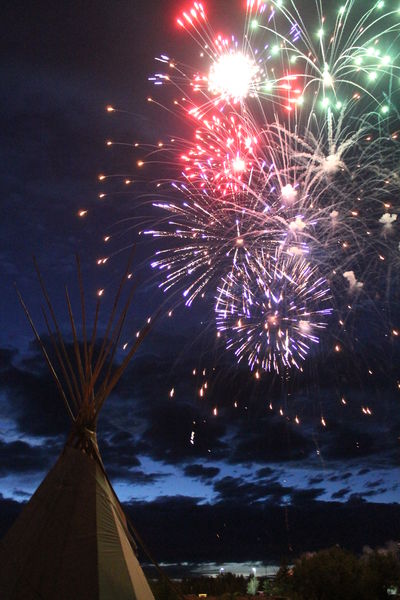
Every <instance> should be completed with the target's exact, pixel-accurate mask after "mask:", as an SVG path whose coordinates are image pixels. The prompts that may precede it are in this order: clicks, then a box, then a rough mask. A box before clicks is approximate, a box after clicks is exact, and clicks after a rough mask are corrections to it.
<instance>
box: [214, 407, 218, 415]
mask: <svg viewBox="0 0 400 600" xmlns="http://www.w3.org/2000/svg"><path fill="white" fill-rule="evenodd" d="M213 415H214V417H216V416H218V409H217V407H215V408H214V409H213Z"/></svg>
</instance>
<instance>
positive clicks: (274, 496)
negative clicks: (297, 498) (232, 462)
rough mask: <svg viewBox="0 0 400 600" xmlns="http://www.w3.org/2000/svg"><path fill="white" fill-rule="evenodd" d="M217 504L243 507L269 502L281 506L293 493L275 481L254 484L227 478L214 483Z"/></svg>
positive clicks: (291, 489)
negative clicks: (225, 503) (230, 503)
mask: <svg viewBox="0 0 400 600" xmlns="http://www.w3.org/2000/svg"><path fill="white" fill-rule="evenodd" d="M214 490H215V492H216V493H217V502H232V503H238V504H242V505H247V504H251V503H253V502H260V501H263V500H268V503H269V504H279V503H280V502H281V500H282V498H283V497H284V496H288V495H290V494H291V493H292V492H293V488H292V487H289V486H287V487H285V486H283V485H282V484H281V483H279V482H278V481H275V480H269V481H265V482H264V483H252V482H248V481H244V480H243V479H239V478H236V477H231V476H227V477H224V478H223V479H220V480H219V481H217V482H216V483H214Z"/></svg>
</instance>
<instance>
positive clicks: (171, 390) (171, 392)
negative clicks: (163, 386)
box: [169, 388, 175, 398]
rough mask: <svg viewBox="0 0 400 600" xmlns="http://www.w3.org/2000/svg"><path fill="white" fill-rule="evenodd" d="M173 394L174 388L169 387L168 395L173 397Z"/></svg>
mask: <svg viewBox="0 0 400 600" xmlns="http://www.w3.org/2000/svg"><path fill="white" fill-rule="evenodd" d="M174 396H175V388H171V389H170V391H169V397H170V398H173V397H174Z"/></svg>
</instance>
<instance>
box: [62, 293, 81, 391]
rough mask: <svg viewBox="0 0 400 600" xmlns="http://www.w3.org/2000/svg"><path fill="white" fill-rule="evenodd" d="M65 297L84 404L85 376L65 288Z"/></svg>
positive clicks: (69, 301)
mask: <svg viewBox="0 0 400 600" xmlns="http://www.w3.org/2000/svg"><path fill="white" fill-rule="evenodd" d="M65 297H66V300H67V309H68V316H69V321H70V323H71V331H72V340H73V345H74V353H75V360H76V365H77V367H78V374H79V379H80V382H81V398H82V403H84V401H85V398H84V395H85V387H86V386H85V374H84V372H83V365H82V358H81V352H80V350H79V342H78V335H77V332H76V327H75V320H74V315H73V312H72V306H71V300H70V297H69V294H68V289H67V288H65Z"/></svg>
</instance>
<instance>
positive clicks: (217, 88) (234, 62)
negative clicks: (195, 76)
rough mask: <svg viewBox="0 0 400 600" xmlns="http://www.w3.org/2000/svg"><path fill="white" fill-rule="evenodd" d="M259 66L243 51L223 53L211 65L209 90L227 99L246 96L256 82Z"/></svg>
mask: <svg viewBox="0 0 400 600" xmlns="http://www.w3.org/2000/svg"><path fill="white" fill-rule="evenodd" d="M257 72H258V67H257V65H256V64H255V62H254V61H253V60H252V59H251V58H248V57H247V56H245V55H244V54H242V53H241V52H235V53H232V54H231V53H229V54H223V55H222V56H220V57H219V59H218V60H217V61H216V62H214V63H213V64H212V65H211V68H210V72H209V75H208V90H209V91H210V92H211V93H212V94H214V95H218V96H221V97H222V98H224V99H226V100H232V101H233V102H238V101H240V100H243V99H244V98H246V96H248V95H249V93H250V92H251V90H252V89H253V88H254V86H255V84H256V77H257Z"/></svg>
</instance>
